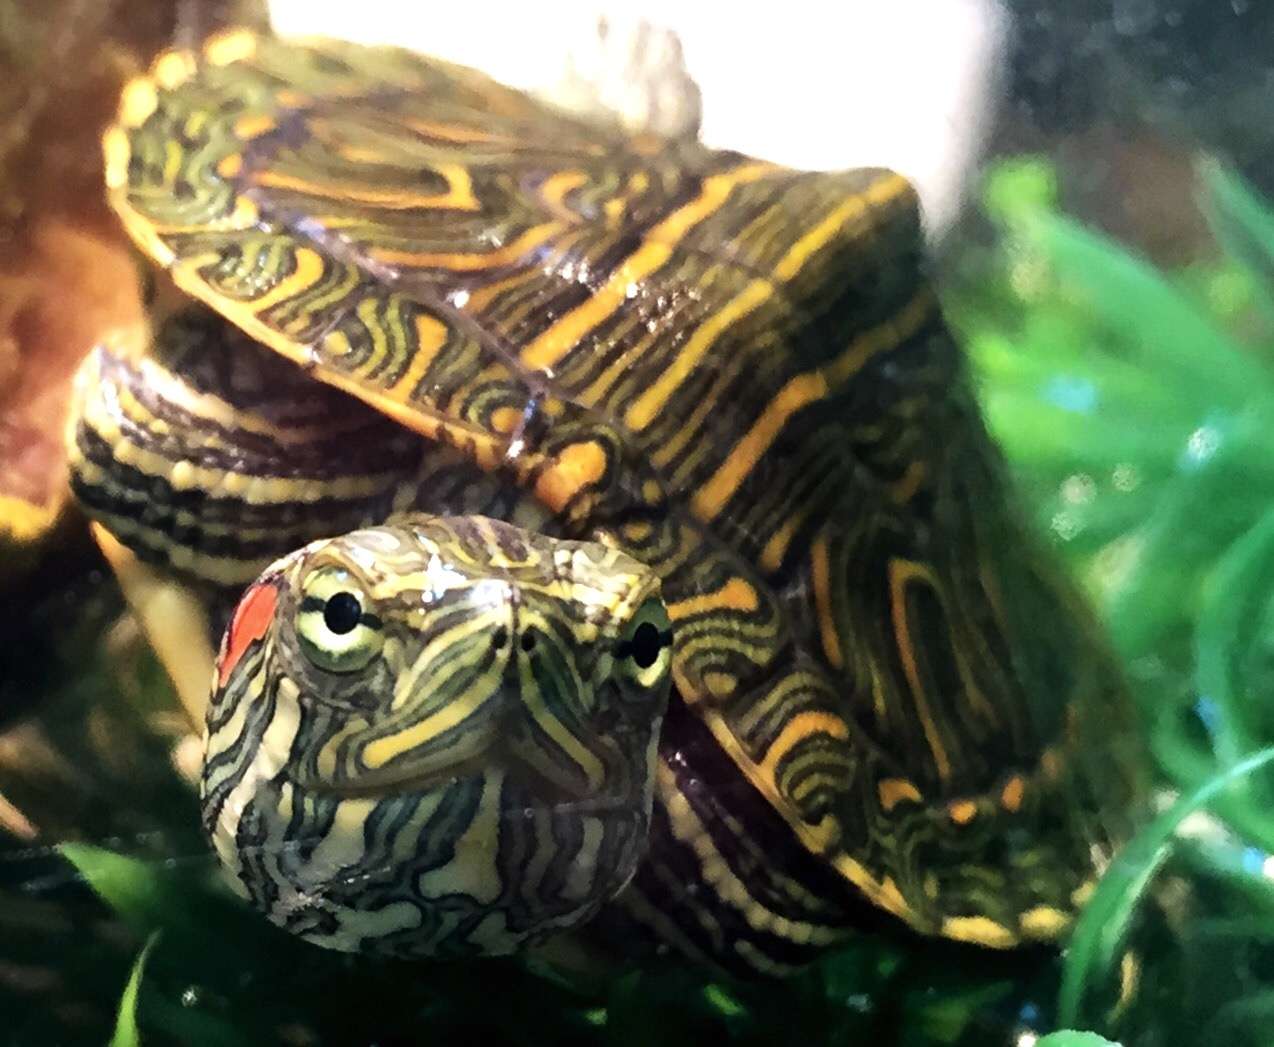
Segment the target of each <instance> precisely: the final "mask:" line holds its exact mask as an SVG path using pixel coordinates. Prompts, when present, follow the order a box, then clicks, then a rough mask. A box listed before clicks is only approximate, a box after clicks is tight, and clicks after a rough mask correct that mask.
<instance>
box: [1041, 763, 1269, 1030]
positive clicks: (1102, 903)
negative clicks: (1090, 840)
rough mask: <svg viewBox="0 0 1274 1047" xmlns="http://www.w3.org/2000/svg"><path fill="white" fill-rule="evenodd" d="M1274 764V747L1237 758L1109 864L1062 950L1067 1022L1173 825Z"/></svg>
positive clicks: (1163, 852) (1100, 971)
mask: <svg viewBox="0 0 1274 1047" xmlns="http://www.w3.org/2000/svg"><path fill="white" fill-rule="evenodd" d="M1271 762H1274V746H1271V747H1270V748H1266V749H1262V750H1261V751H1260V752H1258V753H1254V754H1253V755H1251V756H1249V757H1247V758H1246V759H1243V760H1240V761H1239V762H1238V763H1236V764H1235V765H1234V766H1232V767H1230V768H1229V769H1228V770H1225V771H1223V772H1221V773H1220V774H1218V775H1216V776H1215V777H1213V778H1211V779H1210V780H1209V781H1207V782H1205V783H1204V784H1203V785H1201V786H1200V787H1199V788H1198V789H1196V790H1195V791H1194V792H1193V793H1191V794H1189V795H1187V796H1183V797H1181V798H1180V799H1178V800H1177V802H1176V803H1174V804H1173V805H1172V806H1171V807H1169V808H1168V809H1167V810H1166V811H1164V812H1163V813H1162V814H1160V815H1159V816H1158V817H1157V818H1155V819H1154V821H1152V822H1151V823H1150V824H1149V825H1147V826H1146V828H1145V829H1143V830H1142V831H1141V832H1140V833H1138V834H1137V836H1136V837H1134V838H1133V840H1132V841H1131V842H1130V843H1129V844H1128V845H1127V846H1126V847H1125V848H1124V850H1123V851H1122V852H1121V853H1120V854H1119V855H1118V856H1117V857H1116V858H1115V860H1114V861H1113V862H1112V863H1111V865H1110V868H1109V869H1107V870H1106V874H1105V875H1104V876H1103V877H1102V878H1101V880H1100V881H1099V882H1098V884H1097V889H1096V890H1095V891H1094V892H1093V897H1092V899H1091V900H1090V901H1089V903H1088V905H1087V907H1086V908H1085V909H1084V912H1083V913H1082V915H1081V916H1080V918H1079V922H1078V923H1077V924H1076V926H1075V932H1074V934H1073V935H1072V936H1071V940H1070V944H1069V946H1068V948H1067V950H1066V960H1065V965H1064V967H1063V971H1062V986H1061V991H1060V993H1059V994H1058V1016H1059V1020H1060V1021H1061V1022H1062V1023H1063V1024H1065V1025H1076V1024H1079V1021H1080V1017H1081V1015H1080V1010H1081V1005H1082V1002H1083V995H1084V990H1085V988H1086V987H1088V986H1090V985H1093V984H1095V983H1096V982H1097V981H1099V980H1101V979H1102V978H1103V977H1104V976H1105V974H1106V972H1108V971H1109V970H1110V969H1111V968H1112V966H1113V964H1114V961H1115V957H1116V955H1117V953H1118V951H1119V948H1120V945H1121V944H1122V942H1123V940H1124V935H1125V932H1126V931H1127V928H1128V924H1129V921H1130V920H1131V919H1132V914H1133V910H1134V909H1135V907H1136V905H1137V902H1138V900H1139V899H1140V898H1141V896H1142V894H1143V893H1144V892H1145V890H1146V886H1147V885H1148V884H1149V883H1150V880H1151V879H1152V877H1153V876H1154V874H1155V873H1156V872H1157V871H1158V869H1159V867H1160V866H1161V865H1162V864H1163V861H1164V859H1165V858H1166V857H1167V856H1168V852H1169V844H1170V841H1171V839H1172V836H1173V834H1174V833H1175V832H1176V831H1177V827H1178V826H1179V825H1180V824H1181V823H1182V821H1184V820H1185V818H1186V816H1187V815H1190V814H1192V813H1193V812H1195V811H1197V810H1199V809H1200V808H1202V807H1206V806H1207V805H1208V804H1209V803H1211V802H1212V801H1213V800H1214V799H1216V797H1217V796H1219V795H1220V794H1221V793H1222V792H1223V791H1224V790H1225V789H1226V788H1227V787H1228V786H1229V785H1230V784H1231V783H1233V782H1236V781H1240V780H1242V779H1243V778H1244V777H1245V776H1246V775H1249V774H1251V773H1252V772H1253V771H1255V770H1257V769H1258V768H1260V767H1264V766H1265V765H1267V764H1269V763H1271Z"/></svg>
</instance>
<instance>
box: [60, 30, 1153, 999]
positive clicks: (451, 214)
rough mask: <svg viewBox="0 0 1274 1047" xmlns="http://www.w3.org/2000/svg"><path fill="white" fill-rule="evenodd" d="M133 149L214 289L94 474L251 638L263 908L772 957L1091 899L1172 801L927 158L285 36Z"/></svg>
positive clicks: (509, 942) (730, 958)
mask: <svg viewBox="0 0 1274 1047" xmlns="http://www.w3.org/2000/svg"><path fill="white" fill-rule="evenodd" d="M103 141H104V151H105V156H106V170H107V176H106V177H107V186H108V194H109V198H110V200H111V203H112V206H113V207H114V209H115V212H116V213H117V214H118V216H119V217H120V219H121V220H122V223H123V225H124V227H125V228H126V230H127V231H128V233H129V234H130V235H131V237H132V239H133V240H134V241H135V243H136V244H137V245H138V246H139V247H140V249H141V251H142V252H143V253H144V254H145V255H146V256H147V257H148V258H149V260H150V261H151V262H152V263H154V264H155V266H156V267H157V268H158V269H161V270H166V272H167V274H168V275H169V277H171V280H172V282H173V284H174V285H175V287H176V288H177V289H178V291H179V292H180V297H181V301H182V305H181V307H179V308H175V309H172V310H169V311H168V313H167V315H165V316H164V317H161V318H157V319H156V325H155V333H154V337H153V339H152V342H151V344H150V345H149V347H148V348H147V350H146V351H145V352H144V353H140V354H138V353H133V354H129V353H126V352H122V351H116V350H113V349H111V348H109V347H98V348H97V349H95V350H94V351H93V352H92V353H91V354H90V355H89V357H88V358H87V359H86V361H85V363H84V364H83V366H82V369H81V371H80V373H79V376H78V379H77V393H76V401H75V405H74V408H73V411H72V416H71V419H70V422H69V425H68V430H67V431H68V446H69V450H70V458H71V463H72V472H73V485H74V490H75V493H76V495H77V496H78V498H79V500H80V502H81V503H82V504H83V506H84V507H85V508H86V510H87V512H88V513H89V514H90V515H91V516H92V517H93V518H94V519H95V520H97V521H98V523H99V525H100V526H101V527H102V528H104V529H105V531H106V532H108V533H109V535H110V536H112V539H113V540H114V541H116V542H118V543H120V544H121V545H122V546H123V547H126V548H127V549H128V550H131V552H132V554H133V555H134V556H136V557H137V558H138V560H139V561H140V562H141V563H143V564H150V565H152V569H153V570H157V571H160V572H162V573H163V574H165V575H172V576H174V577H178V578H180V579H182V581H183V584H184V585H185V586H186V587H187V588H186V591H188V592H190V593H193V594H195V596H194V600H195V602H196V603H197V606H198V607H199V608H200V609H201V610H202V611H203V612H204V615H205V623H206V624H205V625H204V626H202V627H201V628H203V629H204V630H205V632H204V633H203V634H201V635H195V634H196V633H199V632H200V630H199V629H196V630H194V631H193V632H192V633H190V634H188V635H187V636H186V637H185V638H184V639H178V640H175V641H172V642H170V643H169V644H168V646H167V648H166V649H167V650H168V651H170V652H171V651H172V650H174V649H175V648H176V647H180V646H182V645H183V644H184V645H188V646H191V647H198V646H199V645H200V644H203V645H204V646H205V647H207V649H208V650H209V652H210V653H209V654H208V656H207V664H208V666H209V667H210V668H208V669H207V671H208V672H209V674H210V675H211V684H210V685H208V684H206V682H205V679H204V678H203V677H202V676H201V677H200V678H199V680H198V682H197V684H195V685H193V686H194V687H196V688H201V689H202V690H201V693H200V694H198V695H197V696H196V697H195V698H194V699H193V700H189V701H188V702H187V704H188V706H194V707H195V708H196V712H197V713H199V714H202V715H205V716H206V729H205V738H206V752H205V755H204V761H203V768H202V777H201V782H200V797H201V805H202V812H203V820H204V825H205V828H206V829H207V831H208V835H209V837H210V839H211V842H212V846H213V849H214V850H215V852H216V854H217V856H218V857H219V859H220V862H221V863H222V864H223V866H224V868H225V870H226V872H227V874H228V879H229V880H230V881H231V882H232V884H233V886H234V887H235V888H236V889H237V890H238V891H239V892H240V893H241V894H242V895H243V896H244V897H245V898H246V899H247V900H248V901H249V902H250V903H251V905H253V906H254V907H256V908H257V909H259V910H260V911H261V912H262V913H264V914H265V916H266V917H268V918H269V919H270V920H271V921H273V922H274V923H276V924H278V925H279V926H281V927H283V928H285V929H287V930H289V931H291V932H292V933H294V934H296V935H299V936H301V937H303V938H305V939H307V940H309V941H311V942H314V943H316V944H318V945H321V946H325V947H328V948H332V949H338V950H345V951H350V952H362V953H375V954H389V955H398V956H428V957H444V958H445V957H455V956H473V955H498V954H508V953H519V952H524V951H527V950H534V949H537V948H542V947H547V945H548V944H551V943H553V942H559V941H570V942H576V943H581V947H583V948H586V949H588V950H590V952H589V955H607V956H613V957H616V958H621V959H622V958H638V959H640V958H643V957H647V958H649V957H658V956H667V955H670V954H675V955H678V956H680V957H683V958H685V959H686V960H687V961H689V962H691V963H696V964H702V965H706V966H710V967H712V968H714V969H717V970H721V971H725V972H727V973H730V974H734V975H738V976H741V977H750V976H783V975H787V974H789V973H791V972H794V971H797V970H800V969H801V968H802V967H804V966H805V965H807V964H808V963H809V962H811V960H813V959H814V958H816V957H817V956H818V955H819V954H820V953H822V952H824V951H826V950H827V949H829V948H832V947H834V946H835V945H836V944H837V943H840V942H843V941H845V940H846V939H847V938H849V937H851V936H853V935H855V934H863V933H881V934H892V933H901V934H904V935H916V934H918V935H920V936H932V937H938V938H944V939H954V940H957V941H961V942H965V943H970V944H972V945H975V946H981V947H987V948H994V949H1005V948H1010V947H1014V946H1018V945H1022V944H1029V943H1046V942H1055V941H1057V940H1058V939H1059V938H1060V937H1061V936H1062V935H1064V933H1065V932H1066V929H1067V928H1068V926H1069V925H1070V924H1071V923H1072V921H1073V918H1074V916H1075V914H1076V913H1077V911H1078V910H1079V909H1080V907H1082V905H1083V903H1084V901H1085V899H1086V898H1087V896H1088V895H1089V894H1090V893H1091V891H1092V889H1093V885H1094V882H1095V879H1096V877H1097V876H1098V875H1099V874H1100V872H1101V870H1102V868H1103V866H1104V864H1105V863H1106V862H1108V861H1109V860H1110V857H1111V855H1112V853H1113V852H1114V850H1115V849H1116V848H1117V847H1118V845H1119V843H1120V842H1121V841H1122V840H1123V839H1125V838H1126V836H1127V834H1128V832H1129V827H1130V824H1131V822H1132V820H1133V812H1134V811H1135V809H1136V808H1137V805H1138V801H1139V797H1140V795H1141V792H1140V790H1141V785H1140V770H1139V761H1138V757H1137V754H1136V751H1135V746H1134V745H1133V744H1132V743H1131V741H1130V739H1131V737H1132V736H1131V732H1129V731H1127V730H1126V728H1127V726H1128V725H1129V723H1130V717H1131V711H1130V703H1129V699H1128V691H1127V688H1126V686H1125V683H1124V681H1123V678H1122V675H1121V672H1120V669H1119V666H1118V664H1117V662H1116V660H1115V658H1114V657H1113V656H1112V654H1111V653H1110V651H1109V650H1108V647H1107V645H1106V643H1105V642H1104V640H1103V637H1102V635H1101V632H1100V629H1099V627H1098V626H1097V624H1096V623H1095V620H1094V617H1093V616H1092V614H1091V612H1090V611H1089V610H1088V609H1087V608H1086V606H1085V605H1084V602H1083V600H1082V599H1081V598H1080V596H1079V595H1078V592H1077V590H1076V589H1075V588H1074V587H1073V586H1072V584H1071V583H1070V582H1069V581H1068V580H1066V579H1065V577H1064V575H1063V573H1062V572H1061V571H1060V570H1059V569H1058V567H1057V566H1056V565H1055V564H1054V563H1053V562H1052V559H1051V557H1050V555H1049V554H1048V552H1047V550H1046V549H1045V547H1044V546H1043V544H1042V543H1041V542H1039V541H1038V540H1037V539H1036V538H1035V537H1034V536H1033V535H1032V533H1031V532H1030V529H1029V527H1028V526H1027V525H1026V524H1025V523H1024V522H1023V521H1024V515H1023V513H1022V512H1021V510H1020V509H1019V508H1018V506H1017V504H1016V501H1015V497H1014V494H1013V490H1012V486H1011V483H1010V481H1009V478H1008V472H1007V468H1006V465H1005V463H1004V461H1003V460H1002V458H1001V455H1000V453H999V451H998V450H997V448H996V447H995V445H994V443H993V442H992V440H991V438H990V437H989V435H988V432H987V430H986V427H985V425H984V423H983V420H982V418H981V416H980V413H979V410H978V406H977V401H976V397H975V395H974V386H973V381H972V378H971V377H970V375H969V371H968V366H967V363H966V361H965V359H964V357H963V355H962V353H961V350H960V348H959V346H958V344H957V342H956V341H955V339H954V338H953V337H952V335H951V333H950V331H949V329H948V327H947V324H946V322H945V320H944V317H943V314H942V311H941V308H940V305H939V302H938V299H937V296H936V294H935V291H934V289H933V285H932V284H931V282H930V281H929V279H928V277H927V274H926V260H925V242H924V235H923V228H922V222H921V214H920V206H919V201H918V198H917V195H916V193H915V191H914V189H913V188H912V186H911V184H910V183H909V182H908V181H907V180H906V179H905V178H903V177H901V176H900V175H898V174H896V173H894V172H892V171H888V170H885V169H877V168H871V169H853V170H847V171H840V172H807V171H799V170H794V169H790V168H786V167H783V166H780V165H777V164H774V163H770V162H767V161H763V160H758V159H754V158H752V157H748V156H744V155H741V154H738V153H735V152H730V151H723V150H715V149H710V148H708V147H706V146H704V145H702V144H700V143H699V142H698V141H697V140H696V139H695V138H694V137H693V136H692V135H680V136H679V135H673V136H664V135H660V134H657V133H652V132H648V131H642V130H637V131H633V130H629V129H624V128H623V127H621V126H618V125H615V124H606V123H605V122H604V121H601V122H599V121H597V120H593V119H589V118H588V117H587V116H582V115H579V114H568V113H566V112H564V111H562V110H559V109H556V108H554V107H552V106H550V105H548V104H546V103H544V102H543V101H539V100H536V99H534V98H532V97H530V96H528V95H526V94H524V93H521V92H519V91H517V90H514V89H512V88H508V87H505V86H503V85H500V84H499V83H497V82H495V81H493V80H492V79H490V78H488V77H487V76H485V75H483V74H481V73H478V72H476V71H474V70H471V69H468V68H464V67H460V66H456V65H452V64H449V63H446V62H443V61H440V60H436V59H431V58H427V57H423V56H421V55H418V54H415V53H412V52H409V51H406V50H402V49H395V48H386V47H369V46H364V45H356V44H352V43H345V42H338V41H332V40H319V39H313V40H301V41H284V40H280V39H277V38H271V37H269V36H263V35H258V34H255V33H251V32H242V31H236V32H228V33H222V34H219V35H217V36H215V37H212V38H211V39H209V40H208V41H207V42H206V43H205V44H204V45H203V47H202V49H201V50H199V51H187V50H173V51H169V52H166V53H164V54H163V55H161V56H160V57H159V58H158V59H157V60H156V62H155V63H154V65H153V68H152V69H151V71H150V73H149V74H148V75H146V76H144V77H141V78H139V79H137V80H136V81H134V82H132V83H131V84H130V85H129V86H128V87H127V88H126V90H125V91H124V93H123V96H122V100H121V103H120V108H119V115H118V118H117V121H116V122H115V124H114V125H113V126H112V127H111V128H110V129H109V130H108V131H107V132H106V134H105V136H104V140H103ZM150 617H151V619H152V621H153V622H154V626H155V629H156V630H163V629H164V628H165V627H167V626H168V625H169V624H170V623H169V622H167V621H166V620H164V619H166V617H167V615H166V614H155V613H154V612H153V609H152V613H151V615H150ZM156 619H158V621H155V620H156ZM218 636H219V637H220V641H219V644H218V645H217V649H216V654H215V664H214V659H213V655H212V653H211V650H212V645H213V643H214V641H215V639H216V637H218ZM188 678H189V677H188V675H187V679H188ZM186 690H187V691H189V690H190V685H187V687H186ZM205 710H206V712H205Z"/></svg>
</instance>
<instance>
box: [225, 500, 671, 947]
mask: <svg viewBox="0 0 1274 1047" xmlns="http://www.w3.org/2000/svg"><path fill="white" fill-rule="evenodd" d="M334 598H335V599H341V598H344V599H346V600H349V599H355V600H356V601H357V604H356V606H357V612H356V613H357V615H358V624H357V625H355V626H353V627H352V628H345V626H347V625H349V623H348V622H345V623H342V622H340V621H339V620H336V619H331V615H330V612H328V614H327V620H332V621H333V622H334V624H333V626H332V627H331V628H329V626H328V624H327V620H325V613H324V608H326V607H330V606H331V605H332V601H333V599H334ZM667 625H668V621H667V615H666V612H665V611H664V609H663V604H662V601H661V600H660V598H659V580H658V578H657V577H656V576H655V575H654V574H652V573H651V572H650V571H649V570H648V569H646V568H645V567H642V566H641V565H640V564H638V563H637V562H636V561H634V560H633V559H631V558H630V557H628V556H627V555H625V554H624V553H622V552H619V551H617V550H612V549H608V548H606V547H605V546H602V545H598V544H596V543H581V542H562V541H553V540H549V539H545V538H543V537H541V536H538V535H534V534H531V533H529V532H525V531H521V530H519V529H516V528H513V527H510V526H508V525H506V524H503V523H499V522H497V521H492V520H487V519H485V518H482V517H461V518H454V519H447V518H438V517H425V516H405V517H400V518H397V519H396V522H395V523H394V524H393V525H392V526H385V527H380V528H374V529H368V530H362V531H355V532H352V533H351V534H348V535H345V536H343V537H341V538H337V539H333V540H331V541H327V542H317V543H313V544H311V545H309V546H307V547H305V548H304V549H302V550H300V551H299V552H297V553H294V554H292V555H290V556H288V557H285V558H284V559H283V560H280V561H278V562H276V563H275V564H273V565H272V566H271V567H269V568H268V569H267V571H266V572H265V573H264V575H263V576H262V578H261V579H260V580H259V581H257V582H256V583H254V585H253V586H251V587H250V588H249V589H248V591H247V593H246V595H245V596H244V598H243V600H242V602H241V603H240V605H239V609H238V610H237V611H236V614H235V616H234V618H233V619H232V622H231V625H230V627H229V629H228V630H227V632H226V636H225V639H224V642H223V644H222V649H221V653H220V656H219V661H218V674H217V686H216V688H215V690H214V694H213V700H212V704H211V705H210V706H209V711H208V749H207V757H206V761H205V766H204V773H203V779H202V786H201V796H202V802H203V810H204V822H205V825H206V827H207V829H208V831H209V834H210V835H211V837H212V840H213V844H214V846H215V848H216V850H217V852H218V854H219V855H220V856H221V859H222V861H223V862H224V864H225V865H226V867H227V868H228V869H230V870H232V872H233V873H234V874H235V877H236V881H237V883H238V885H239V887H240V889H241V890H242V891H243V892H244V893H245V894H246V895H247V896H248V897H250V898H251V900H252V901H253V903H254V904H255V905H257V906H258V907H259V908H260V909H262V910H263V911H264V912H265V913H266V914H267V915H268V916H269V917H270V919H272V920H273V921H274V922H276V923H278V924H279V925H280V926H282V927H284V928H285V929H287V930H290V931H293V932H295V933H298V934H302V935H304V936H305V937H307V938H309V939H311V940H312V941H315V942H317V943H319V944H321V945H325V946H328V947H331V948H337V949H344V950H349V951H359V950H364V949H374V950H376V951H380V952H389V953H394V954H404V955H410V954H422V953H423V954H428V955H435V956H461V955H472V954H475V953H485V954H492V953H496V954H498V953H507V952H512V951H514V950H516V949H519V948H521V947H524V946H525V945H527V944H528V943H532V942H535V941H537V940H539V939H540V938H542V937H544V936H545V935H547V934H551V933H554V932H557V931H560V930H562V929H563V928H566V927H571V926H573V925H575V924H577V923H579V922H581V921H584V920H587V919H588V918H590V917H591V916H592V915H593V914H594V913H595V912H596V911H597V909H598V907H599V906H600V905H601V904H602V902H604V901H605V900H607V899H609V898H611V897H612V896H614V895H615V894H616V893H617V892H618V891H619V890H620V888H622V887H623V885H624V884H625V883H626V882H627V881H628V879H629V878H630V877H631V876H632V873H633V870H634V868H635V866H636V863H637V861H638V859H639V858H640V857H641V855H642V853H643V852H644V849H645V841H646V835H647V827H648V824H649V820H650V810H651V802H652V796H653V785H654V782H653V771H654V763H655V744H656V739H657V737H658V733H659V726H660V721H661V720H662V718H663V715H664V710H665V708H666V705H667V700H668V687H669V673H668V663H669V654H668V651H667V649H666V646H665V645H666V643H667V640H668V638H667V636H666V633H667ZM643 630H645V631H643ZM647 632H649V636H653V637H658V638H659V639H657V640H654V641H653V647H651V649H650V651H649V652H648V655H649V657H648V658H647V659H645V664H644V665H642V664H639V662H638V661H634V657H635V656H634V655H633V654H632V653H631V651H630V650H629V648H631V647H632V645H633V644H634V642H640V641H641V640H642V639H647V640H649V637H648V636H647ZM634 637H636V638H637V640H636V641H634ZM626 645H627V646H626ZM334 655H339V657H335V658H334V657H333V656H334Z"/></svg>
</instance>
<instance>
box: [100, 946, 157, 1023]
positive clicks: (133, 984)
mask: <svg viewBox="0 0 1274 1047" xmlns="http://www.w3.org/2000/svg"><path fill="white" fill-rule="evenodd" d="M158 940H159V932H158V931H156V932H155V933H154V934H152V935H151V936H150V937H149V938H147V939H146V944H145V945H143V946H142V950H141V952H139V953H138V954H137V959H136V960H134V961H133V969H132V970H131V971H130V972H129V975H128V983H127V984H126V985H125V986H124V992H123V994H122V995H121V996H120V998H119V1012H118V1013H117V1015H116V1018H115V1034H114V1035H113V1036H112V1037H111V1045H110V1047H140V1045H141V1042H142V1040H141V1031H140V1030H139V1029H138V1027H137V995H138V993H139V992H140V990H141V986H142V972H143V971H144V970H145V969H146V958H147V957H148V956H149V955H150V951H151V949H152V948H154V946H155V942H156V941H158Z"/></svg>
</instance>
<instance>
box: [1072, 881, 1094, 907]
mask: <svg viewBox="0 0 1274 1047" xmlns="http://www.w3.org/2000/svg"><path fill="white" fill-rule="evenodd" d="M1096 889H1097V881H1096V880H1085V881H1084V882H1083V883H1081V884H1080V885H1079V886H1078V887H1076V888H1075V889H1074V890H1073V891H1071V904H1072V905H1073V906H1075V908H1076V909H1082V908H1083V907H1084V906H1085V905H1087V904H1088V899H1089V898H1091V897H1092V896H1093V891H1095V890H1096Z"/></svg>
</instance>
